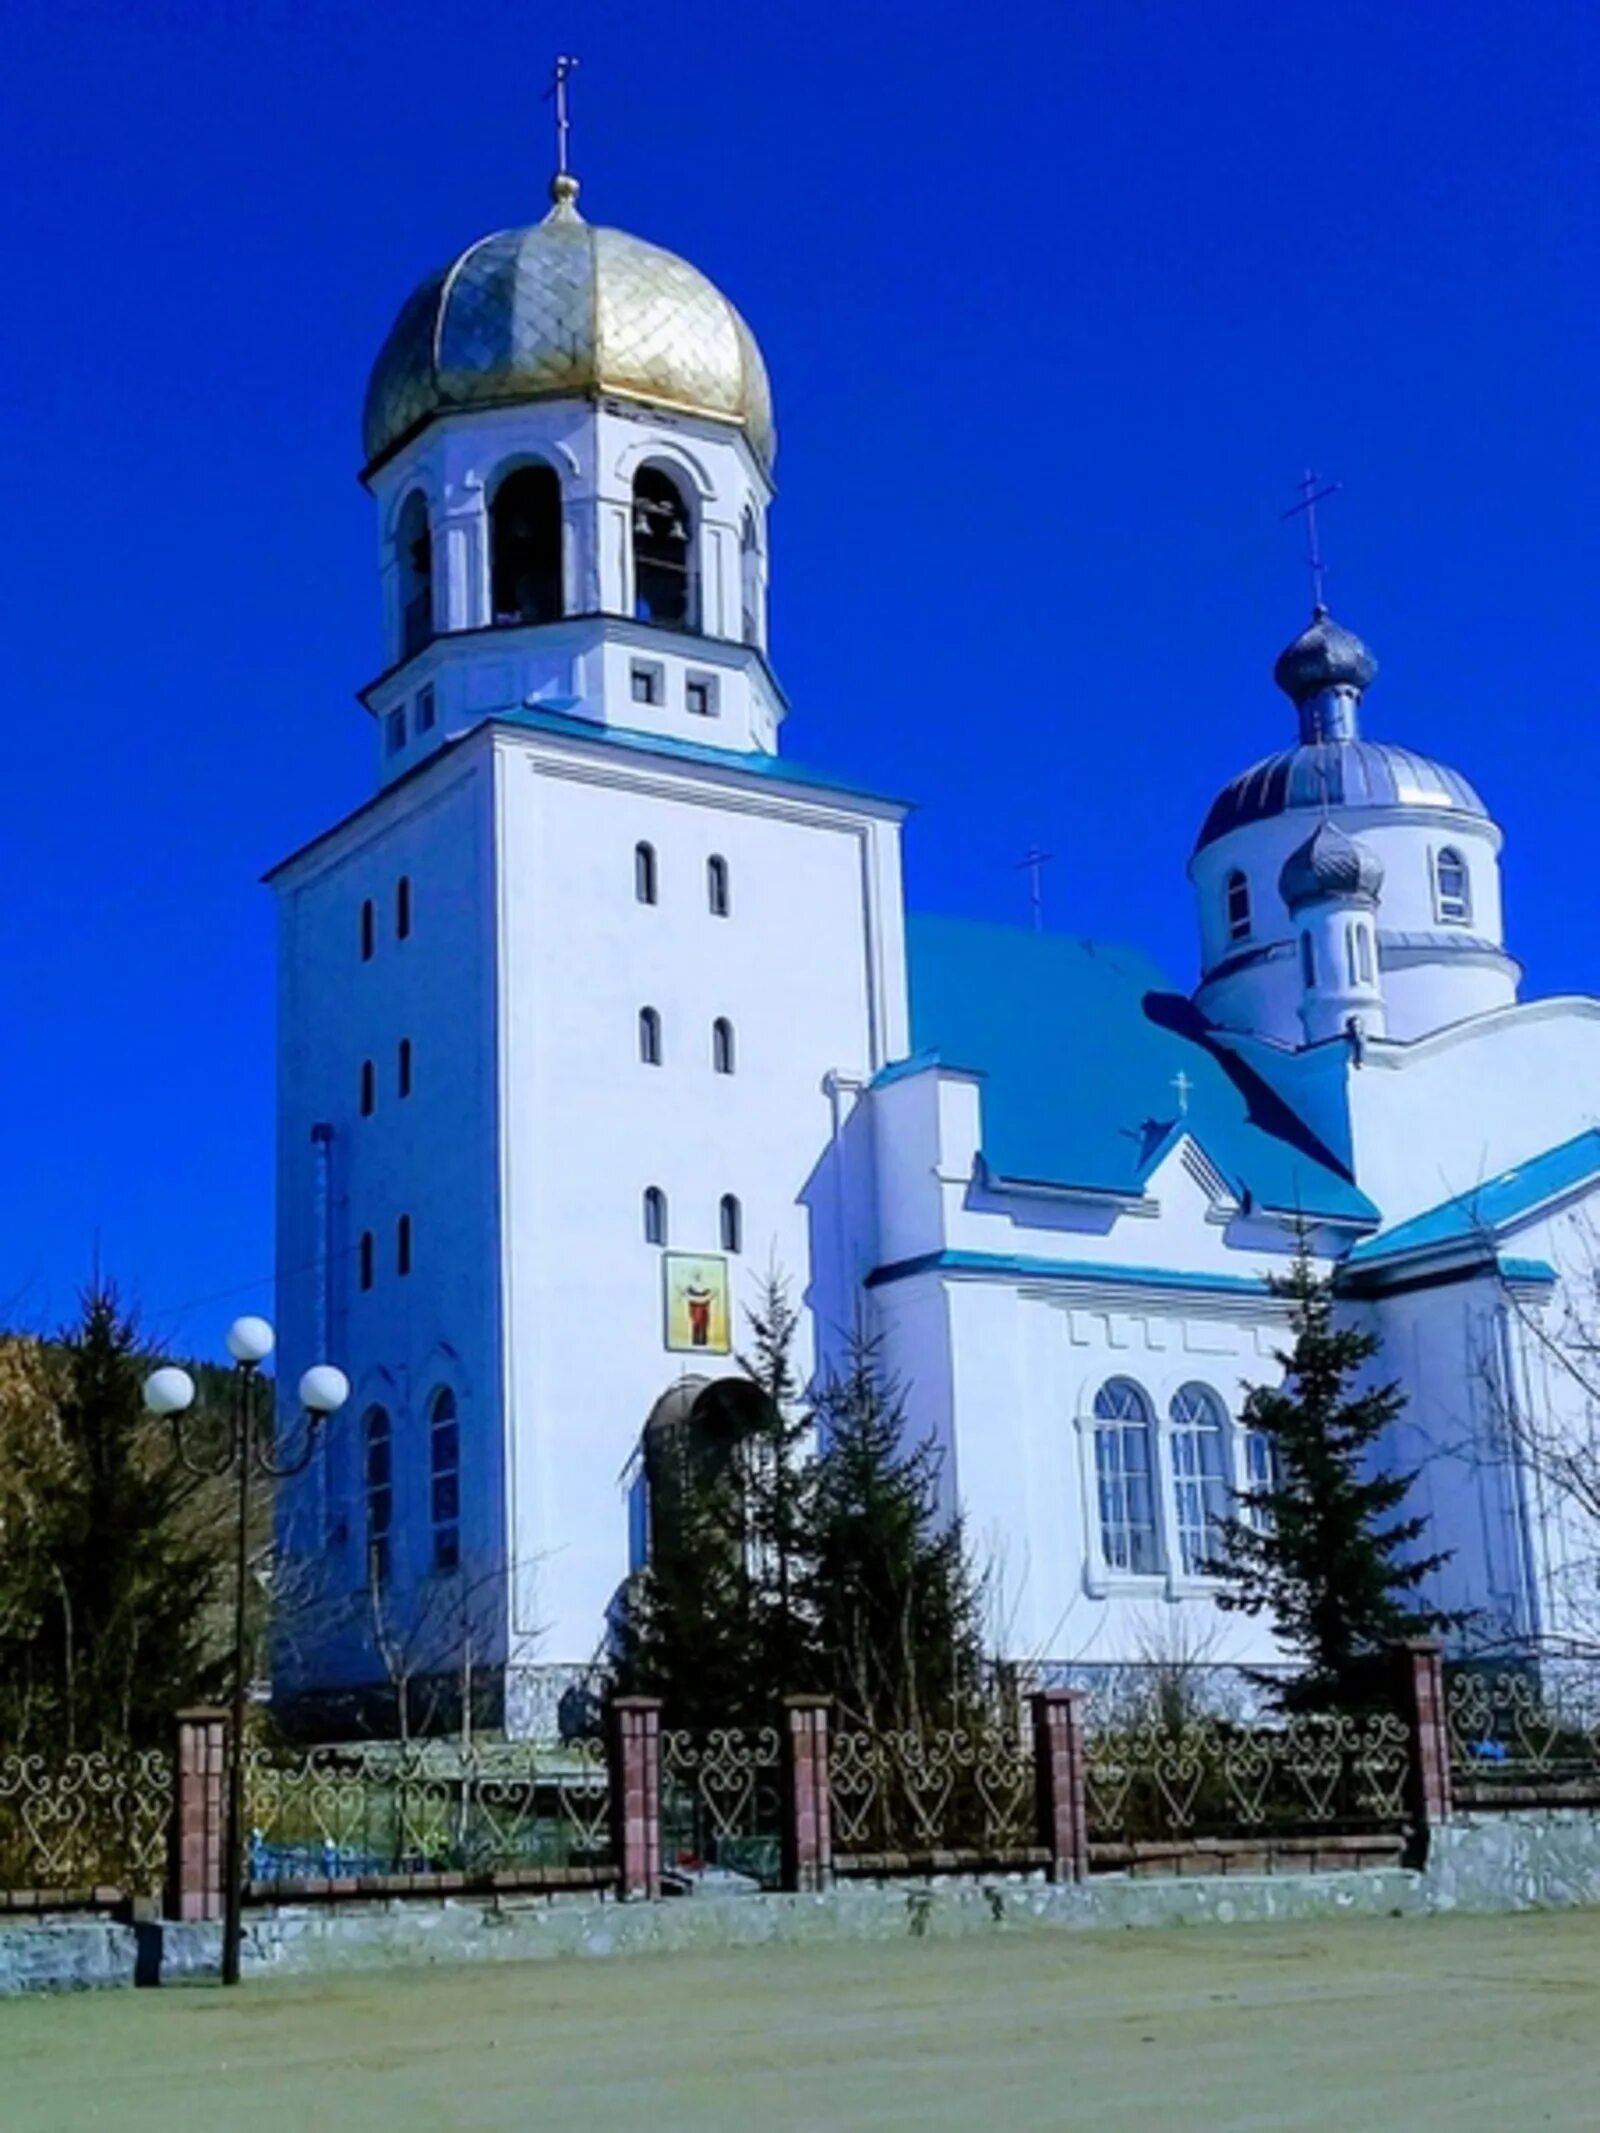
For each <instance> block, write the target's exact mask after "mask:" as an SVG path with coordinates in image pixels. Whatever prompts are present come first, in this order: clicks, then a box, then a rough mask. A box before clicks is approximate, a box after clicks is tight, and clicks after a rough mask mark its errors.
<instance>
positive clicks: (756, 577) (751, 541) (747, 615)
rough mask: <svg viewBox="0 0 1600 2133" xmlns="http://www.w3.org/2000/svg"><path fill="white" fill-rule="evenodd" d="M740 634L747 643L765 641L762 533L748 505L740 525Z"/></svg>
mask: <svg viewBox="0 0 1600 2133" xmlns="http://www.w3.org/2000/svg"><path fill="white" fill-rule="evenodd" d="M739 609H740V633H741V635H742V636H743V638H744V641H745V643H746V644H759V643H760V642H761V535H760V534H759V532H758V531H757V529H756V515H755V513H754V511H752V510H751V509H750V508H749V506H748V505H747V506H746V507H745V514H744V519H743V522H742V523H741V525H740V527H739Z"/></svg>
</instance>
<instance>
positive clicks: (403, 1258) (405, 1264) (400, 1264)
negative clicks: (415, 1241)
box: [394, 1215, 411, 1274]
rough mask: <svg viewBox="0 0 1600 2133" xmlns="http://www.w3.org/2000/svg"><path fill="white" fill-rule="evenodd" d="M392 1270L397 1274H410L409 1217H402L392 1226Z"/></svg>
mask: <svg viewBox="0 0 1600 2133" xmlns="http://www.w3.org/2000/svg"><path fill="white" fill-rule="evenodd" d="M394 1270H395V1272H396V1273H397V1274H409V1273H410V1272H411V1217H410V1216H409V1215H402V1216H401V1217H400V1219H399V1221H398V1222H397V1223H396V1224H395V1226H394Z"/></svg>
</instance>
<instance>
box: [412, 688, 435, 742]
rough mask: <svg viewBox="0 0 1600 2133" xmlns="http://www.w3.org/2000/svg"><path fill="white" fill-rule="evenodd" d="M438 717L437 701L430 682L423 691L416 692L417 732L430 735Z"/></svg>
mask: <svg viewBox="0 0 1600 2133" xmlns="http://www.w3.org/2000/svg"><path fill="white" fill-rule="evenodd" d="M438 717H439V700H438V698H437V697H436V696H435V694H434V692H433V683H432V682H431V681H430V682H429V684H428V686H427V687H426V688H425V689H419V690H418V691H417V731H418V732H419V733H431V732H432V731H433V729H434V725H435V723H436V722H437V720H438Z"/></svg>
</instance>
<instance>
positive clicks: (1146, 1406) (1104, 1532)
mask: <svg viewBox="0 0 1600 2133" xmlns="http://www.w3.org/2000/svg"><path fill="white" fill-rule="evenodd" d="M1094 1421H1095V1429H1094V1469H1095V1481H1096V1484H1097V1487H1098V1491H1099V1499H1100V1549H1101V1553H1102V1554H1103V1555H1104V1557H1105V1561H1106V1568H1107V1569H1108V1570H1123V1571H1132V1572H1135V1573H1138V1574H1139V1575H1142V1576H1154V1575H1156V1574H1157V1573H1159V1571H1160V1569H1161V1542H1160V1536H1159V1534H1158V1531H1157V1527H1156V1494H1155V1430H1154V1428H1153V1426H1152V1421H1153V1418H1152V1416H1151V1412H1150V1402H1149V1401H1148V1400H1147V1399H1146V1398H1145V1396H1144V1393H1143V1391H1142V1390H1141V1389H1140V1388H1139V1386H1137V1385H1135V1384H1134V1382H1133V1380H1132V1379H1131V1378H1112V1379H1110V1380H1109V1382H1108V1383H1106V1384H1104V1385H1102V1386H1101V1388H1100V1390H1099V1391H1098V1392H1097V1393H1096V1394H1095V1397H1094Z"/></svg>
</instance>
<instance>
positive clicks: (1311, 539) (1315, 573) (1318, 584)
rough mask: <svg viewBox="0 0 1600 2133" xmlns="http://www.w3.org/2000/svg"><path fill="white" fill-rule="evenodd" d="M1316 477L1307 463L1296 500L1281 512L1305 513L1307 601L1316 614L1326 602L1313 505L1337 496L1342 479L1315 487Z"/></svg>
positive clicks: (1315, 514) (1324, 575) (1320, 550)
mask: <svg viewBox="0 0 1600 2133" xmlns="http://www.w3.org/2000/svg"><path fill="white" fill-rule="evenodd" d="M1320 479H1321V477H1320V476H1319V475H1316V474H1313V473H1312V471H1311V469H1310V468H1309V467H1307V468H1306V470H1305V472H1304V473H1303V474H1302V475H1301V477H1300V501H1299V503H1297V504H1291V505H1290V506H1289V508H1288V510H1287V511H1285V512H1284V513H1283V516H1284V517H1285V518H1286V519H1287V518H1298V517H1299V516H1300V514H1301V513H1302V512H1304V513H1305V521H1306V569H1307V570H1308V571H1309V572H1310V573H1311V605H1312V608H1313V610H1314V612H1315V613H1317V614H1319V615H1320V614H1321V613H1322V612H1323V611H1324V608H1325V606H1326V603H1325V601H1324V600H1323V597H1322V594H1323V585H1324V579H1325V577H1326V572H1325V570H1324V568H1323V562H1322V543H1321V542H1320V541H1319V540H1318V538H1317V506H1318V504H1321V503H1326V502H1327V500H1328V498H1329V497H1330V496H1337V495H1338V493H1339V491H1340V490H1341V489H1342V488H1343V487H1344V483H1343V482H1342V481H1329V482H1323V484H1322V487H1321V488H1320V489H1319V488H1318V486H1317V483H1318V481H1319V480H1320Z"/></svg>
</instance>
